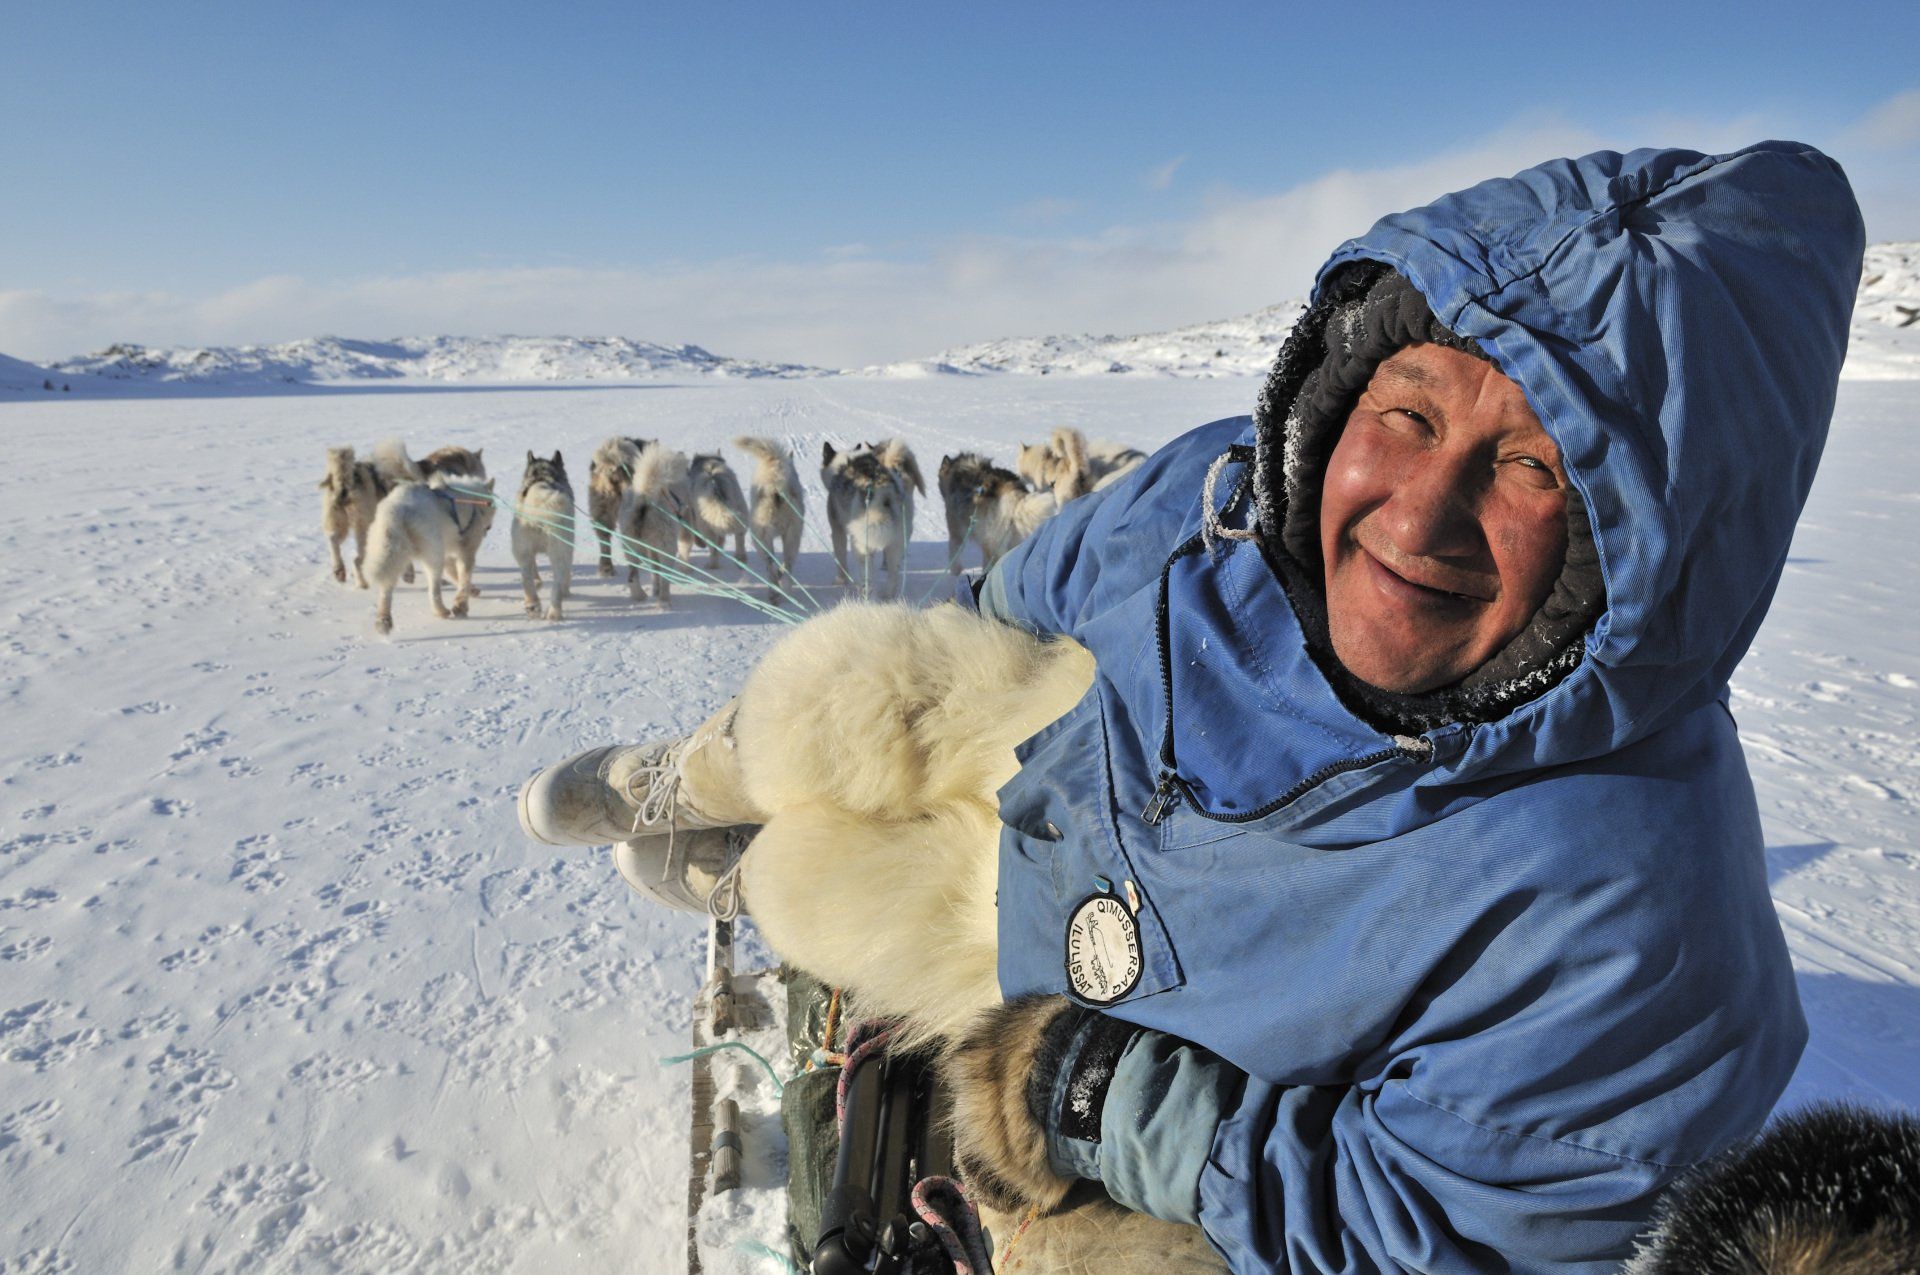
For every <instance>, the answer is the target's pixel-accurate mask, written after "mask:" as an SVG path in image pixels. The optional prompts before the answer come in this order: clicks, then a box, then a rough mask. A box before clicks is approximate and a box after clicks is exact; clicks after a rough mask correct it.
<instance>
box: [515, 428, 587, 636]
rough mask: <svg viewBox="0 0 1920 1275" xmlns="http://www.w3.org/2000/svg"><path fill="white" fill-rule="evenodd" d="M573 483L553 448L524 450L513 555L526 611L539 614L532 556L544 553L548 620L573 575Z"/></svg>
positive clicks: (556, 613) (553, 616) (555, 613)
mask: <svg viewBox="0 0 1920 1275" xmlns="http://www.w3.org/2000/svg"><path fill="white" fill-rule="evenodd" d="M573 528H574V523H573V484H572V483H569V482H568V481H567V463H566V461H565V460H564V459H562V458H561V455H560V453H559V452H555V453H554V454H553V455H552V457H551V458H547V459H543V458H541V457H539V456H535V455H534V454H533V453H532V452H528V453H527V468H526V472H525V473H524V474H522V475H521V477H520V498H519V500H518V501H516V502H515V504H514V507H513V560H514V561H515V562H517V563H519V564H520V591H521V592H522V593H523V594H525V595H526V606H527V614H528V615H532V616H537V615H539V614H540V578H539V574H538V572H537V571H536V570H535V567H534V555H536V554H541V553H544V554H546V555H547V562H548V563H549V564H550V565H551V566H552V567H553V589H552V595H553V600H552V601H551V602H549V603H548V604H547V612H546V615H547V619H549V620H558V619H561V618H562V616H561V614H560V604H561V603H562V602H564V601H566V597H567V588H568V584H569V581H570V580H571V578H572V575H573Z"/></svg>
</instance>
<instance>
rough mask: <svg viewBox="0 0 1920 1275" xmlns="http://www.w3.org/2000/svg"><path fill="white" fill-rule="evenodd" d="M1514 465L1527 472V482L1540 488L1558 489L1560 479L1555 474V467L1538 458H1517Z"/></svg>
mask: <svg viewBox="0 0 1920 1275" xmlns="http://www.w3.org/2000/svg"><path fill="white" fill-rule="evenodd" d="M1513 459H1514V463H1515V464H1517V465H1519V466H1520V468H1521V469H1522V470H1524V471H1525V472H1526V475H1527V481H1528V482H1531V483H1533V484H1535V485H1536V486H1540V487H1557V486H1559V485H1560V477H1559V475H1558V474H1555V473H1554V472H1553V466H1552V465H1549V464H1547V462H1546V461H1544V460H1541V459H1540V458H1539V457H1538V456H1515V457H1514V458H1513Z"/></svg>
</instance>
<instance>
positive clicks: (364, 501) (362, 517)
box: [320, 447, 387, 589]
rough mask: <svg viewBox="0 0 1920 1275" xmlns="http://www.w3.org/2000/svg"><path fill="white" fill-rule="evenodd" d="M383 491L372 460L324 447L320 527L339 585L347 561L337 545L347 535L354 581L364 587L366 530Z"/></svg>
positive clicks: (384, 486) (343, 580) (350, 450)
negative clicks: (351, 550)
mask: <svg viewBox="0 0 1920 1275" xmlns="http://www.w3.org/2000/svg"><path fill="white" fill-rule="evenodd" d="M386 491H387V484H385V483H383V482H382V481H381V480H380V475H379V471H378V470H376V469H375V467H374V465H373V464H372V462H370V461H364V460H357V459H355V458H354V454H353V448H351V447H329V448H327V476H326V477H325V478H322V479H321V480H320V492H321V496H320V530H321V531H323V532H325V533H326V537H327V550H328V552H329V553H331V554H332V555H333V578H334V579H335V580H338V581H340V582H341V583H342V584H345V583H346V580H347V564H346V563H345V562H344V561H343V560H342V559H341V557H340V545H341V543H342V542H343V541H345V540H346V538H347V537H348V536H349V535H351V536H352V537H353V578H354V582H355V583H357V584H358V585H359V586H360V587H361V588H362V589H364V588H366V587H367V573H366V571H365V569H364V568H365V564H366V558H367V529H368V528H369V527H371V526H372V525H373V512H374V510H375V509H376V508H378V507H379V504H380V497H381V496H383V495H385V494H386Z"/></svg>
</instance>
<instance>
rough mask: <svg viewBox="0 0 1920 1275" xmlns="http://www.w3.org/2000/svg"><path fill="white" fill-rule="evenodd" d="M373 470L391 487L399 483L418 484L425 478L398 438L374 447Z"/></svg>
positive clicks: (376, 444) (378, 443)
mask: <svg viewBox="0 0 1920 1275" xmlns="http://www.w3.org/2000/svg"><path fill="white" fill-rule="evenodd" d="M373 468H374V472H375V473H377V474H379V475H380V480H381V481H382V482H384V483H386V484H387V486H389V487H391V486H393V485H394V484H395V483H399V482H410V483H417V482H420V481H422V480H423V478H424V477H425V475H424V474H422V473H421V471H420V466H419V465H418V464H417V463H415V461H414V460H413V458H412V457H410V456H408V455H407V445H406V444H405V443H403V442H401V441H400V440H399V439H397V438H383V439H381V440H380V441H379V442H377V443H375V444H374V445H373Z"/></svg>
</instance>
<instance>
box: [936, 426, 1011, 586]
mask: <svg viewBox="0 0 1920 1275" xmlns="http://www.w3.org/2000/svg"><path fill="white" fill-rule="evenodd" d="M991 468H993V462H992V461H990V460H988V459H987V458H986V457H985V456H982V455H981V454H980V453H978V452H961V453H960V454H958V455H957V456H942V457H941V458H940V472H939V474H938V475H937V482H936V486H938V488H939V490H940V503H941V505H943V506H944V507H945V509H946V513H947V570H949V571H951V572H952V573H953V574H955V575H959V574H960V555H961V553H962V552H963V551H964V550H965V549H966V546H967V541H968V540H969V539H971V538H972V535H971V533H972V529H973V524H974V522H975V521H976V517H977V516H976V514H975V512H974V503H973V500H974V494H975V491H976V489H978V487H979V486H980V479H981V478H982V477H983V476H984V475H985V474H986V472H987V471H988V470H989V469H991ZM1000 472H1002V473H1005V472H1006V471H1005V470H1001V471H1000Z"/></svg>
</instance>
